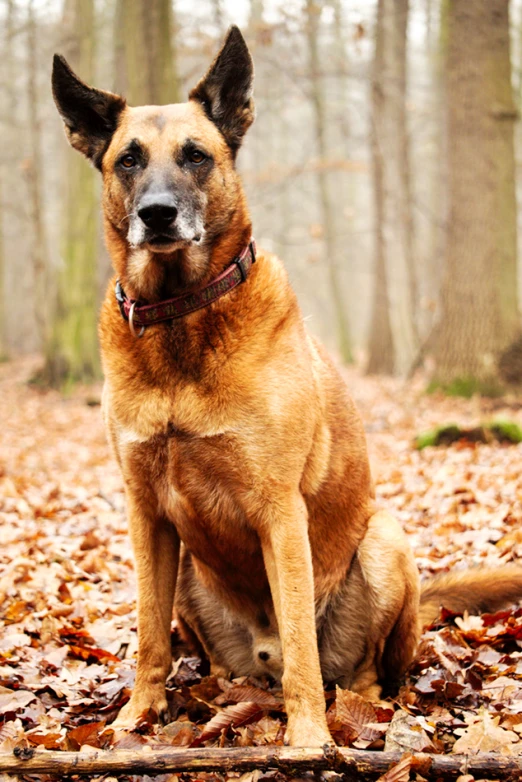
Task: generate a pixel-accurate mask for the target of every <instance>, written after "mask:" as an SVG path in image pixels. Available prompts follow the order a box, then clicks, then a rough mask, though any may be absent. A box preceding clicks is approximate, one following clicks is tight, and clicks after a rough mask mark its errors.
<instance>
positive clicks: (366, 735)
mask: <svg viewBox="0 0 522 782" xmlns="http://www.w3.org/2000/svg"><path fill="white" fill-rule="evenodd" d="M335 706H336V721H337V722H340V723H341V724H342V725H343V727H346V728H348V731H349V734H350V741H351V742H356V741H361V742H367V743H371V742H372V741H376V740H377V739H379V738H381V736H382V735H383V733H384V731H385V730H386V725H382V724H381V723H379V722H378V719H377V714H376V713H375V709H374V708H373V706H372V704H371V703H370V701H367V700H366V699H365V698H363V697H362V695H358V694H357V693H355V692H352V691H351V690H343V689H341V688H340V687H336V698H335Z"/></svg>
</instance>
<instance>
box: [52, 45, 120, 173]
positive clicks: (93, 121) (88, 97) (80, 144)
mask: <svg viewBox="0 0 522 782" xmlns="http://www.w3.org/2000/svg"><path fill="white" fill-rule="evenodd" d="M52 83H53V97H54V102H55V103H56V107H57V109H58V111H59V113H60V115H61V117H62V119H63V121H64V123H65V133H66V135H67V138H68V139H69V142H70V144H71V146H72V147H74V148H75V149H77V150H79V151H80V152H82V153H83V154H84V155H85V156H86V157H88V158H89V160H91V161H92V162H93V164H94V165H95V166H96V167H97V168H99V169H100V170H101V162H102V158H103V155H104V154H105V152H106V150H107V147H108V146H109V144H110V141H111V138H112V135H113V133H114V131H115V130H116V128H117V126H118V121H119V117H120V114H121V112H122V111H123V109H124V108H125V105H126V103H125V100H124V99H123V98H121V97H120V96H119V95H114V94H113V93H112V92H105V91H104V90H96V89H94V87H89V86H88V85H87V84H85V83H84V82H83V81H81V80H80V79H79V78H78V77H77V76H76V74H75V73H74V72H73V71H72V70H71V68H70V67H69V65H68V63H67V61H66V60H65V59H64V57H62V56H61V55H59V54H55V55H54V59H53V78H52Z"/></svg>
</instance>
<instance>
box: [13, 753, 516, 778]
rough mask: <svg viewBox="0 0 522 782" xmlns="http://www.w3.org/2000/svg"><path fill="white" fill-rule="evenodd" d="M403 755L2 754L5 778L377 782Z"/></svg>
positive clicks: (424, 769) (431, 761)
mask: <svg viewBox="0 0 522 782" xmlns="http://www.w3.org/2000/svg"><path fill="white" fill-rule="evenodd" d="M401 757H402V755H401V753H399V752H370V751H365V750H351V749H346V748H344V747H337V748H333V749H329V748H325V750H324V751H323V750H321V749H307V748H303V749H301V748H299V747H234V748H200V749H185V748H180V749H164V748H162V749H158V750H154V749H152V751H151V750H149V749H145V750H132V751H130V750H113V751H110V750H96V749H92V751H82V752H60V751H51V750H40V749H39V750H27V749H23V750H21V751H20V750H18V751H17V752H16V751H15V752H13V753H7V752H2V753H0V772H4V773H8V774H13V775H20V774H55V775H56V776H59V777H63V775H65V774H104V773H110V774H112V775H115V776H118V775H119V774H164V773H166V772H173V773H175V772H181V771H185V772H192V773H197V772H201V771H220V772H226V771H241V772H244V771H248V770H251V769H266V768H275V769H279V770H280V771H283V772H285V773H287V774H290V775H291V774H297V773H300V772H301V773H302V772H303V771H310V770H311V771H325V770H331V771H337V772H339V773H341V774H345V775H346V777H347V778H348V779H357V780H373V779H375V778H376V777H378V776H380V775H381V774H384V773H385V772H386V771H387V770H388V769H389V768H390V766H391V765H393V764H395V763H398V761H399V760H400V759H401ZM411 768H412V770H413V771H416V772H418V773H419V774H421V775H422V776H423V777H425V778H426V779H441V778H442V779H444V780H451V779H457V777H458V776H460V775H461V774H466V773H468V774H472V775H474V776H477V777H484V776H487V777H493V778H494V779H521V778H522V757H505V756H502V755H493V754H481V755H470V756H467V755H428V754H424V753H423V754H417V755H412V756H411Z"/></svg>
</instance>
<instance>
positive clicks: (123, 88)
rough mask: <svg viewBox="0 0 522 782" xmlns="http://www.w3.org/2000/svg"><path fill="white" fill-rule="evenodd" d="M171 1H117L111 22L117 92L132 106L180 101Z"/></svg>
mask: <svg viewBox="0 0 522 782" xmlns="http://www.w3.org/2000/svg"><path fill="white" fill-rule="evenodd" d="M173 13H174V12H173V7H172V3H171V0H133V2H132V3H129V2H127V0H118V2H117V4H116V22H115V36H114V40H115V63H116V69H115V73H116V83H115V89H116V91H117V92H119V93H121V94H122V95H124V96H125V97H126V98H127V100H128V101H129V103H131V104H132V105H134V106H140V105H147V104H152V105H161V104H164V103H178V102H179V101H180V100H181V91H180V84H179V79H178V76H177V70H176V58H175V47H174V18H173Z"/></svg>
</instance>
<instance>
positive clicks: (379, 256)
mask: <svg viewBox="0 0 522 782" xmlns="http://www.w3.org/2000/svg"><path fill="white" fill-rule="evenodd" d="M408 10H409V5H408V0H379V3H378V7H377V20H376V35H375V64H374V73H373V81H372V125H373V127H372V135H373V145H372V146H373V168H374V188H376V189H377V191H380V192H375V193H374V201H375V218H376V221H377V225H376V243H375V282H374V286H375V287H374V297H373V314H372V322H371V332H370V340H369V362H368V371H369V372H387V371H390V367H391V362H392V360H393V369H394V371H396V372H397V373H398V374H401V375H405V374H407V373H408V371H409V370H410V368H411V365H412V362H413V361H414V359H415V356H416V352H417V345H418V337H417V327H416V307H417V298H418V294H417V280H416V269H415V264H414V248H413V218H412V206H411V201H412V198H411V184H410V153H409V137H408V130H407V121H406V120H407V118H406V40H407V35H406V32H407V23H408ZM386 301H387V302H388V307H387V309H388V312H387V313H386V312H384V311H382V308H383V307H384V306H385V304H386ZM390 331H391V335H390ZM391 343H393V349H392V348H391Z"/></svg>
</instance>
